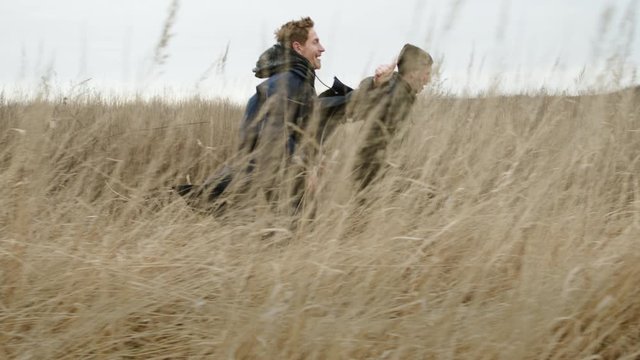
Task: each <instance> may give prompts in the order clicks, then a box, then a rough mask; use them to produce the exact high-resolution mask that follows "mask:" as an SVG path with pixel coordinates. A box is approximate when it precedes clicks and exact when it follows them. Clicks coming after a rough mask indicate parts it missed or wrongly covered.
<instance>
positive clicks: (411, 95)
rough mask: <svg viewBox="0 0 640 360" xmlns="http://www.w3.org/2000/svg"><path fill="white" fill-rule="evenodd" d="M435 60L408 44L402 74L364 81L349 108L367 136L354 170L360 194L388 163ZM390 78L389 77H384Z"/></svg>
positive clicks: (400, 60) (400, 65)
mask: <svg viewBox="0 0 640 360" xmlns="http://www.w3.org/2000/svg"><path fill="white" fill-rule="evenodd" d="M432 65H433V59H432V57H431V55H429V53H427V52H426V51H424V50H423V49H421V48H419V47H417V46H414V45H411V44H406V45H404V46H403V47H402V50H401V51H400V54H399V55H398V60H397V67H398V72H393V69H394V68H395V64H394V66H392V68H391V70H392V71H390V72H389V71H385V74H388V78H386V79H383V80H381V81H380V80H379V81H378V83H381V84H382V85H380V86H376V82H375V81H374V80H375V79H374V77H370V78H366V79H364V80H363V81H362V82H361V83H360V85H359V86H358V90H356V91H355V94H354V95H353V99H352V100H351V101H350V103H349V106H348V110H347V113H348V116H349V117H351V118H353V120H364V121H365V124H364V126H365V127H364V131H365V132H366V136H365V139H364V144H363V145H362V146H361V147H360V148H359V149H358V152H357V154H356V162H355V166H354V168H353V174H354V178H355V179H354V180H355V182H356V188H357V191H362V190H364V189H365V188H366V187H368V186H369V185H370V184H371V183H372V181H374V180H375V179H376V177H377V176H378V174H379V173H380V171H381V170H382V168H383V164H384V163H385V158H386V152H387V148H388V145H389V142H390V141H391V138H392V137H393V135H394V134H395V133H396V131H397V129H398V128H399V127H400V126H401V125H402V123H403V122H404V121H405V120H406V118H407V117H408V115H409V112H410V110H411V108H412V107H413V104H414V103H415V101H416V97H417V94H418V93H420V92H421V91H422V90H423V89H424V87H425V85H427V84H428V83H429V81H430V80H431V68H432ZM384 76H386V75H384Z"/></svg>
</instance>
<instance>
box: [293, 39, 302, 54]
mask: <svg viewBox="0 0 640 360" xmlns="http://www.w3.org/2000/svg"><path fill="white" fill-rule="evenodd" d="M291 47H292V48H293V50H295V51H296V52H297V53H298V54H300V53H301V52H302V44H300V43H299V42H297V41H294V42H292V43H291Z"/></svg>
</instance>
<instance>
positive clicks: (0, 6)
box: [0, 0, 640, 101]
mask: <svg viewBox="0 0 640 360" xmlns="http://www.w3.org/2000/svg"><path fill="white" fill-rule="evenodd" d="M171 3H172V1H171V0H57V1H45V0H20V1H15V0H0V48H1V49H2V56H0V88H4V89H5V92H7V93H9V92H11V91H15V89H16V88H21V89H35V88H36V87H37V85H38V84H39V83H40V82H41V80H40V79H41V77H42V76H43V75H44V74H47V72H48V70H49V69H50V70H52V72H51V74H52V77H51V81H50V82H51V83H52V84H53V85H54V87H55V88H56V89H59V91H67V92H69V91H71V90H70V89H71V88H72V86H73V85H74V84H78V83H79V82H81V81H83V80H85V79H89V78H90V79H91V80H89V81H88V82H87V83H85V86H90V87H92V88H94V89H97V90H99V91H102V92H116V93H117V92H122V91H124V90H129V91H142V92H157V91H158V89H167V88H170V89H172V92H171V93H172V94H195V93H198V94H201V95H204V96H211V95H213V96H226V97H230V98H232V99H234V100H237V101H245V100H246V98H248V97H249V96H250V95H251V94H252V92H253V90H254V87H255V85H257V84H258V83H259V80H258V79H256V78H254V77H253V74H252V73H251V69H252V67H253V66H254V64H255V61H256V59H257V57H258V55H259V54H260V53H261V52H262V51H264V50H265V49H266V48H267V47H269V46H270V45H272V43H273V42H274V41H273V31H274V30H275V29H276V28H278V27H279V25H281V24H282V23H284V22H286V21H288V20H291V19H297V18H300V17H302V16H311V17H312V18H313V19H314V20H315V22H316V31H317V32H318V34H319V36H320V40H321V42H322V43H323V45H324V47H325V48H326V49H327V51H326V52H325V53H324V55H323V57H322V59H323V67H322V69H320V70H319V71H318V75H319V77H320V78H321V79H322V80H323V81H325V82H326V83H328V84H329V83H330V82H331V80H332V77H333V76H334V75H335V76H338V77H339V78H340V79H341V80H343V81H344V82H345V83H347V84H350V85H352V86H356V85H357V84H358V82H359V81H360V79H362V78H363V77H364V76H366V75H368V74H371V73H372V72H373V69H375V67H376V66H377V65H379V64H382V63H385V62H388V61H390V60H391V59H393V57H394V56H395V55H396V54H397V52H398V51H399V50H400V48H401V47H402V45H403V44H405V43H407V42H410V43H413V44H415V45H418V46H421V47H423V48H424V49H426V50H427V51H429V52H430V53H431V54H432V55H434V57H435V58H436V59H437V60H438V62H439V63H440V64H441V65H442V72H441V76H442V77H441V79H442V83H441V86H442V87H443V88H445V89H448V90H451V91H454V92H463V91H465V90H469V91H479V90H483V89H488V88H489V87H490V86H491V85H492V83H493V79H494V78H495V77H496V76H498V75H499V76H501V77H502V80H501V82H500V83H501V89H503V90H505V91H526V90H532V89H539V88H540V87H542V86H544V87H546V88H550V89H570V90H579V89H585V88H587V87H589V86H592V85H593V84H595V83H596V82H598V83H599V84H603V78H602V76H603V69H605V68H606V69H608V70H612V69H622V83H623V85H626V84H630V83H634V84H636V83H637V80H636V79H635V77H634V76H635V75H634V74H635V69H637V68H638V66H639V65H640V34H639V31H638V26H637V21H638V15H639V8H640V6H639V3H638V1H635V0H633V1H631V0H536V1H532V0H467V1H464V0H426V1H425V0H395V1H390V0H366V1H365V0H357V1H354V0H352V1H347V0H342V1H338V0H324V1H314V2H311V1H303V0H280V1H264V0H226V1H215V0H182V1H180V2H179V9H178V12H177V17H176V21H175V23H174V25H173V26H172V28H171V34H172V35H173V36H172V38H171V39H170V41H169V43H168V46H167V48H166V49H165V53H166V54H167V55H168V58H167V60H166V63H165V64H163V65H162V66H159V67H158V66H156V67H155V68H152V63H153V62H152V60H151V59H152V57H153V52H154V48H155V47H156V44H157V43H158V41H159V39H160V34H161V32H162V27H163V24H164V22H165V19H166V18H167V15H168V10H169V7H170V4H171ZM227 44H229V53H228V58H227V62H226V65H225V67H224V69H220V68H217V67H216V66H213V67H212V65H215V64H216V61H217V60H218V59H219V58H220V57H221V56H222V54H223V53H224V51H225V48H226V46H227ZM614 54H617V55H618V59H619V62H617V63H608V64H607V62H606V61H607V59H609V58H611V57H612V55H614ZM620 64H622V67H621V65H620ZM583 68H584V69H585V72H584V74H583V76H582V78H581V80H580V81H576V79H577V77H578V75H579V73H580V72H581V71H582V69H583ZM208 69H209V70H210V71H207V70H208ZM606 73H607V74H617V73H619V72H615V71H607V72H606ZM149 74H154V75H153V76H150V75H149ZM203 77H204V79H203V80H199V79H202V78H203ZM607 81H608V82H607V83H606V84H607V85H608V84H609V82H610V81H611V80H607ZM317 88H318V90H319V91H321V90H322V85H320V84H317ZM73 91H77V88H76V89H74V90H73Z"/></svg>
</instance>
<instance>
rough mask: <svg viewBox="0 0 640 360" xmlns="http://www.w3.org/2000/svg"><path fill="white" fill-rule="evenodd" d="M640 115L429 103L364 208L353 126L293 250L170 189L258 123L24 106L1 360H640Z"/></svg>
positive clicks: (147, 107)
mask: <svg viewBox="0 0 640 360" xmlns="http://www.w3.org/2000/svg"><path fill="white" fill-rule="evenodd" d="M639 99H640V97H639V95H638V93H637V92H635V93H634V92H633V91H626V92H623V93H618V94H611V95H599V96H583V97H574V98H571V97H551V96H543V95H539V96H528V97H525V96H518V97H496V98H491V97H487V98H480V99H450V98H440V97H431V98H425V99H423V100H421V102H420V103H419V104H418V105H417V106H416V108H415V111H414V113H413V114H412V116H411V121H410V122H411V124H409V125H408V126H407V127H406V128H405V129H404V131H403V133H402V134H401V135H399V136H397V137H396V140H397V141H396V142H395V143H394V144H393V150H392V152H391V154H390V157H389V162H390V165H389V170H388V172H387V174H386V176H385V178H384V179H383V180H382V181H381V182H379V183H378V184H376V185H375V187H373V188H372V189H371V191H370V192H369V193H368V194H367V196H368V199H369V206H368V207H367V208H366V209H364V210H363V209H357V208H356V206H355V203H356V201H355V200H354V199H355V197H354V194H353V192H352V190H351V189H352V187H351V183H350V177H349V171H350V165H351V162H352V157H353V154H354V153H355V149H356V146H358V142H357V141H356V140H357V139H358V135H357V134H358V129H359V126H360V125H359V124H348V125H346V126H343V127H341V128H340V129H339V130H338V132H337V133H336V134H335V136H334V137H333V138H332V141H331V142H330V144H327V148H326V157H327V159H328V162H327V168H326V169H325V171H324V173H323V175H322V177H321V180H320V189H319V191H318V193H317V194H316V196H315V206H316V207H317V214H316V217H315V220H314V221H311V220H309V221H307V222H303V223H302V224H301V226H298V228H297V229H296V230H294V231H291V230H289V229H290V227H289V222H290V221H289V220H290V219H288V218H287V217H286V216H282V215H276V214H274V213H272V212H271V211H269V210H267V209H266V208H267V207H264V206H260V205H261V201H262V202H263V200H261V199H255V201H254V202H252V203H251V204H246V206H240V205H241V204H238V205H239V206H237V207H235V208H232V209H230V210H229V211H228V212H227V213H226V214H225V215H224V216H222V217H214V216H210V215H205V214H201V213H199V212H197V211H192V210H191V209H189V208H188V207H187V206H186V205H185V203H184V202H183V201H182V200H181V199H178V198H176V197H174V196H172V195H171V194H170V193H168V192H167V191H166V190H167V187H168V186H170V185H172V184H176V183H180V182H185V181H186V176H187V175H189V178H190V179H191V181H193V182H198V181H201V180H202V179H204V178H205V177H206V176H207V175H208V174H209V173H210V172H212V171H213V170H214V169H215V168H216V167H217V166H218V165H219V164H220V163H222V162H223V161H224V160H225V159H227V158H228V157H229V156H230V155H231V154H232V150H233V148H234V146H235V141H236V135H237V134H236V132H237V128H236V125H237V123H238V121H239V119H240V117H241V113H242V110H243V109H242V108H241V107H239V106H236V105H233V104H228V103H224V102H205V101H200V100H191V101H186V102H183V103H178V104H168V103H163V102H161V101H151V102H141V101H138V102H118V101H116V100H112V99H93V100H87V101H83V102H79V101H76V102H74V101H71V102H68V103H67V104H66V105H64V104H62V103H53V102H37V101H32V102H28V103H24V104H17V103H7V101H6V100H5V101H4V103H3V104H2V105H1V107H0V167H1V170H0V200H1V202H2V207H1V208H0V230H1V231H0V285H1V288H0V358H7V359H10V358H17V359H48V358H56V359H90V358H141V359H168V358H211V359H233V358H238V359H250V358H271V359H324V358H328V359H413V358H416V359H423V358H424V359H586V358H589V359H597V358H603V359H637V358H640V345H639V344H640V300H639V299H640V283H639V281H640V280H639V279H640V243H639V242H638V240H639V234H640V115H639V113H640V111H639V110H640V109H639V108H640V103H639ZM304 216H307V213H306V212H305V213H304Z"/></svg>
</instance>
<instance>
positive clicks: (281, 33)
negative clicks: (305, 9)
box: [275, 16, 313, 47]
mask: <svg viewBox="0 0 640 360" xmlns="http://www.w3.org/2000/svg"><path fill="white" fill-rule="evenodd" d="M312 27H313V20H311V18H310V17H308V16H307V17H303V18H301V19H300V20H291V21H289V22H288V23H286V24H284V25H282V26H281V27H280V29H278V30H276V32H275V35H276V40H277V41H278V42H279V43H280V44H282V45H285V46H289V47H290V46H291V44H293V43H294V42H299V43H300V44H304V43H305V42H306V41H307V38H308V37H309V29H311V28H312Z"/></svg>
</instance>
